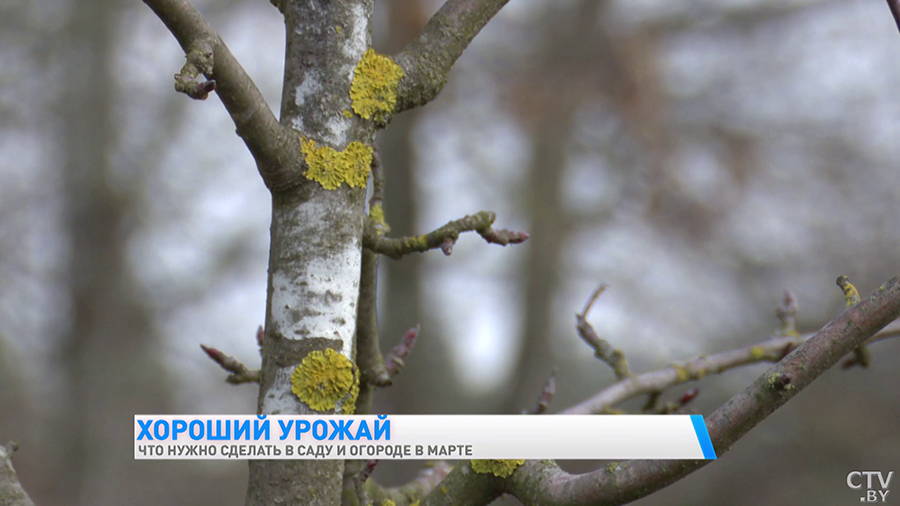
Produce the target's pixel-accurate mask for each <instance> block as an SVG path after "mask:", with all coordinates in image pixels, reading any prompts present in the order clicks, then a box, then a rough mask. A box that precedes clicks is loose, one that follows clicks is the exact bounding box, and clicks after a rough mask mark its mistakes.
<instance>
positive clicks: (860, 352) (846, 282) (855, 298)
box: [837, 276, 872, 369]
mask: <svg viewBox="0 0 900 506" xmlns="http://www.w3.org/2000/svg"><path fill="white" fill-rule="evenodd" d="M837 285H838V286H839V287H841V290H842V291H843V292H844V299H846V301H847V307H850V306H852V305H854V304H857V303H859V292H858V291H857V290H856V287H855V286H853V283H851V282H850V279H848V278H847V276H840V277H838V278H837ZM870 362H872V352H871V351H869V348H868V347H866V345H865V343H863V344H861V345H860V346H859V348H857V349H855V350H853V356H852V357H850V358H848V359H847V360H845V361H844V363H843V364H841V369H850V368H851V367H855V366H860V367H862V368H863V369H865V368H867V367H869V363H870Z"/></svg>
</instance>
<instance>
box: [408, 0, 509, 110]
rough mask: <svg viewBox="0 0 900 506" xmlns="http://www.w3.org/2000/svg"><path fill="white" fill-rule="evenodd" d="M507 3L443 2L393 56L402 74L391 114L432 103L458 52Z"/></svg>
mask: <svg viewBox="0 0 900 506" xmlns="http://www.w3.org/2000/svg"><path fill="white" fill-rule="evenodd" d="M508 1H509V0H447V1H446V2H445V3H444V5H443V6H442V7H441V9H440V10H439V11H438V12H437V13H435V15H434V16H432V18H431V20H429V21H428V24H427V25H426V26H425V29H424V30H423V31H422V33H421V34H420V35H419V36H418V37H417V38H416V39H415V40H414V41H412V42H411V43H410V44H409V46H407V47H406V49H404V50H403V51H402V52H400V53H399V54H397V55H395V56H394V61H395V62H396V63H397V64H398V65H400V68H402V69H403V71H404V72H405V73H406V76H405V77H404V78H403V79H401V80H400V85H399V87H398V89H397V105H396V107H395V109H394V114H397V113H400V112H403V111H405V110H407V109H412V108H414V107H419V106H422V105H425V104H427V103H428V102H430V101H432V100H433V99H434V98H435V97H436V96H437V95H438V93H440V91H441V89H443V87H444V85H445V84H447V78H448V76H449V75H450V69H452V68H453V64H454V63H456V60H457V59H458V58H459V56H460V55H461V54H462V52H463V51H464V50H465V49H466V47H468V45H469V43H470V42H472V39H474V38H475V36H476V35H478V32H480V31H481V29H482V28H484V25H486V24H487V23H488V21H490V20H491V18H493V17H494V15H496V14H497V12H499V11H500V9H501V8H502V7H503V6H504V5H506V3H507V2H508Z"/></svg>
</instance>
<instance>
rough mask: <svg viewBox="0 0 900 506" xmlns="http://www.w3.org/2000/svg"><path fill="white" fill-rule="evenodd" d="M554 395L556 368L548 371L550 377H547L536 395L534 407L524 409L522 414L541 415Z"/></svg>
mask: <svg viewBox="0 0 900 506" xmlns="http://www.w3.org/2000/svg"><path fill="white" fill-rule="evenodd" d="M554 395H556V368H554V369H553V371H552V372H551V373H550V377H549V378H547V382H546V383H544V388H543V389H541V394H540V395H539V396H538V400H537V404H535V406H534V408H532V409H531V411H529V410H527V409H526V410H525V411H523V412H522V414H523V415H542V414H544V413H546V412H547V409H549V408H550V403H551V402H553V396H554Z"/></svg>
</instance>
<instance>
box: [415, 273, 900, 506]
mask: <svg viewBox="0 0 900 506" xmlns="http://www.w3.org/2000/svg"><path fill="white" fill-rule="evenodd" d="M898 317H900V276H898V277H895V278H893V279H891V280H890V281H888V282H887V283H885V284H884V285H882V286H881V287H879V288H878V289H877V290H876V291H875V292H873V293H872V294H871V295H870V296H869V297H867V298H864V299H863V300H862V301H860V302H859V303H857V304H855V305H853V306H851V307H848V308H846V309H845V310H844V311H843V312H842V313H841V314H840V315H838V316H837V317H836V318H834V319H833V320H832V321H831V322H829V323H828V324H827V325H826V326H825V327H823V328H822V329H821V330H819V331H818V332H816V333H815V334H814V335H813V336H812V337H810V338H809V339H807V340H806V341H805V342H804V343H803V344H802V345H800V347H798V348H797V349H796V350H794V351H793V352H792V353H790V354H789V355H788V356H786V357H785V358H784V359H782V360H781V361H780V362H778V363H777V364H775V365H774V366H773V367H771V368H770V369H769V370H768V371H766V372H765V373H764V374H763V375H762V376H760V377H759V378H757V380H756V381H754V382H753V383H752V384H751V385H749V386H748V387H747V388H746V389H744V391H742V392H740V393H738V394H737V395H735V396H734V397H732V398H731V399H730V400H729V401H728V402H727V403H725V404H724V405H723V406H721V407H720V408H719V409H717V410H716V411H715V412H714V413H713V414H712V415H710V416H709V417H707V418H706V425H707V427H708V429H709V435H710V438H711V439H712V442H713V446H714V447H715V449H716V454H717V455H718V456H720V457H721V456H722V455H723V454H725V453H726V452H727V451H728V450H729V449H731V446H732V445H733V444H734V443H735V442H736V441H738V440H739V439H740V438H741V437H743V436H744V435H746V434H747V432H749V431H750V429H752V428H753V427H755V426H756V425H757V424H758V423H760V422H761V421H763V420H764V419H765V418H766V417H768V416H769V415H770V414H772V413H773V412H774V411H775V410H776V409H778V408H779V407H781V406H782V405H783V404H785V403H786V402H787V401H789V400H790V399H791V398H792V397H793V396H794V395H796V394H797V393H799V392H800V391H801V390H803V389H804V388H805V387H806V386H808V385H809V384H810V383H812V381H813V380H815V379H816V378H817V377H818V376H819V375H821V374H822V373H824V372H825V371H826V370H828V369H830V368H831V367H832V366H834V365H835V364H836V363H837V362H838V360H840V359H841V357H843V356H845V355H847V354H848V353H850V352H852V351H853V350H854V349H855V348H857V347H859V346H860V345H862V344H864V343H866V342H867V341H868V340H870V339H873V336H875V335H876V333H877V332H878V331H879V330H881V329H883V328H884V327H885V326H886V325H888V324H889V323H890V322H891V321H893V320H895V319H897V318H898ZM781 339H788V338H786V337H785V338H781ZM773 341H774V340H773ZM626 381H629V380H626ZM622 383H624V382H622ZM568 412H577V410H574V411H573V410H570V411H568ZM709 462H710V461H707V460H703V461H683V460H682V461H634V462H629V463H628V464H627V465H623V466H617V467H615V468H614V469H608V468H605V469H601V470H598V471H595V472H592V473H588V474H584V475H579V476H573V475H569V474H568V473H566V472H564V471H562V470H560V469H559V468H558V467H556V466H555V465H554V464H550V463H546V462H537V461H531V462H527V463H526V464H525V466H523V467H522V468H520V470H519V471H517V472H516V473H515V474H513V475H512V476H511V477H510V479H509V480H508V481H507V482H506V483H505V487H506V488H505V491H507V492H510V493H512V494H514V495H516V497H518V498H519V499H520V500H522V501H523V502H525V503H526V504H542V505H547V506H552V505H563V504H566V505H573V504H578V505H595V504H596V505H599V504H624V503H626V502H630V501H633V500H636V499H638V498H641V497H644V496H646V495H649V494H651V493H653V492H655V491H657V490H659V489H661V488H664V487H666V486H668V485H670V484H672V483H674V482H675V481H677V480H679V479H681V478H682V477H684V476H686V475H688V474H690V473H692V472H694V471H696V470H697V469H699V468H700V467H702V466H704V465H706V464H707V463H709ZM536 476H540V477H541V480H542V484H543V486H541V487H534V483H533V480H534V477H536ZM429 504H430V503H429Z"/></svg>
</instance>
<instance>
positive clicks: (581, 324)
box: [575, 284, 631, 380]
mask: <svg viewBox="0 0 900 506" xmlns="http://www.w3.org/2000/svg"><path fill="white" fill-rule="evenodd" d="M607 288H608V287H607V285H606V284H602V285H600V286H599V287H597V289H596V290H594V293H592V294H591V296H590V298H588V301H587V303H586V304H585V305H584V309H583V310H582V311H581V314H577V315H575V321H576V323H577V325H576V328H577V329H578V335H579V336H581V339H583V340H584V342H586V343H587V344H588V345H589V346H590V347H591V348H593V349H594V355H595V356H596V357H597V358H599V359H600V360H602V361H603V362H605V363H606V364H607V365H609V366H610V367H612V370H613V372H614V373H615V374H616V378H617V379H620V380H622V379H625V378H627V377H629V376H631V373H630V372H628V361H627V360H625V353H623V352H622V350H620V349H617V348H615V347H613V345H611V344H609V342H607V341H606V340H605V339H603V338H601V337H600V336H599V335H597V332H595V331H594V327H593V326H592V325H591V324H590V323H588V321H587V314H588V312H590V310H591V307H593V306H594V302H596V301H597V299H598V298H599V297H600V295H601V294H602V293H603V292H605V291H606V289H607Z"/></svg>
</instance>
